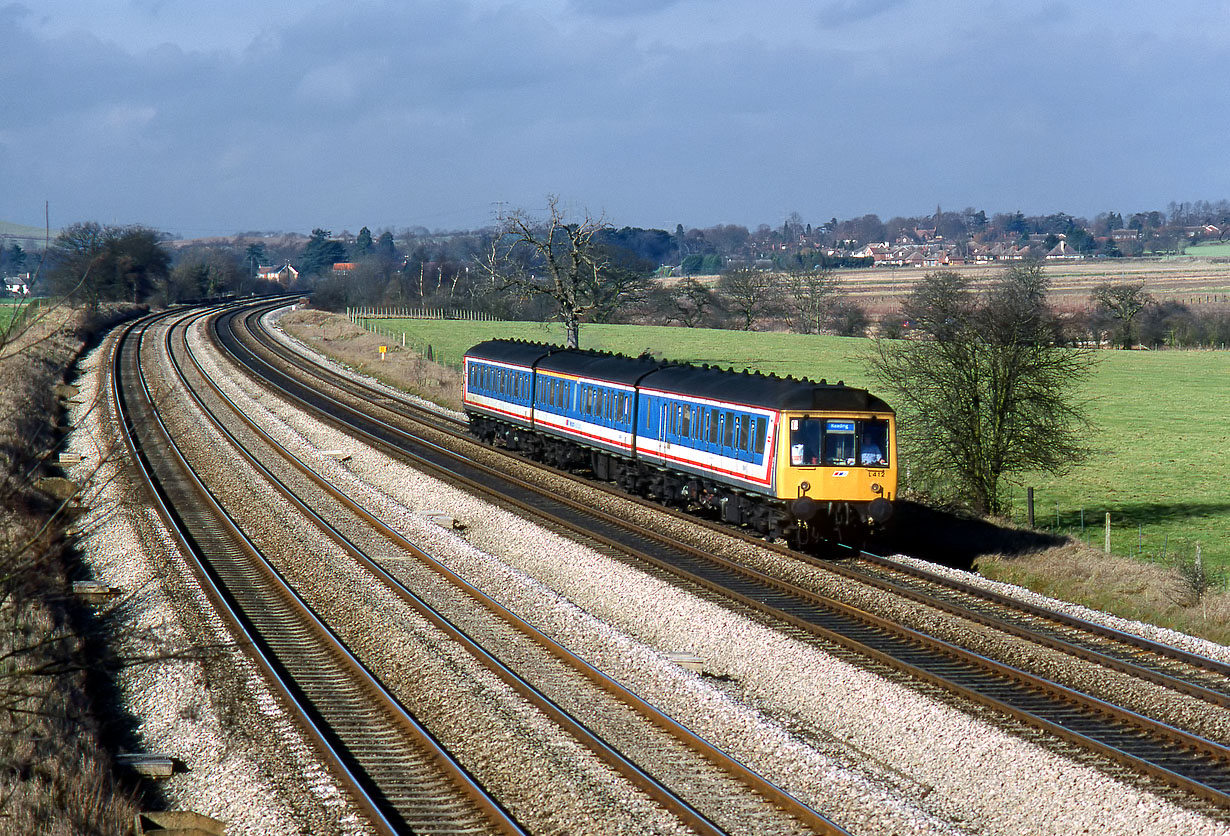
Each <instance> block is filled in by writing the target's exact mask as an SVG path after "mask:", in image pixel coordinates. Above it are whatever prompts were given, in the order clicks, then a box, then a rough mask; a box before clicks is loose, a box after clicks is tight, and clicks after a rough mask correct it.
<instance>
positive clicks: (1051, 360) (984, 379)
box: [871, 263, 1092, 514]
mask: <svg viewBox="0 0 1230 836" xmlns="http://www.w3.org/2000/svg"><path fill="white" fill-rule="evenodd" d="M1048 287H1049V284H1048V281H1047V279H1046V278H1045V276H1044V275H1043V273H1042V268H1041V267H1040V266H1038V265H1037V264H1032V263H1029V264H1021V265H1019V266H1014V267H1011V268H1009V269H1008V270H1006V271H1004V273H1003V274H1001V275H1000V276H999V277H998V278H997V279H996V280H995V281H994V282H993V283H992V284H991V285H990V286H989V287H987V288H985V289H983V290H975V289H974V287H973V286H972V285H971V283H970V279H969V278H968V277H966V276H964V275H959V274H957V273H952V272H946V271H941V272H937V273H929V274H927V275H926V276H925V277H924V278H923V279H922V280H921V281H920V282H919V283H918V284H917V285H916V286H915V288H914V290H913V292H912V293H911V294H910V296H909V298H908V299H907V300H906V302H905V304H904V305H903V313H904V315H905V316H906V317H907V318H908V319H909V320H910V322H912V323H914V326H915V334H916V336H915V338H914V339H908V340H888V339H877V340H876V343H875V351H874V353H873V355H872V359H871V369H872V373H873V374H874V376H875V377H876V379H877V380H879V382H880V385H881V386H882V387H884V389H885V390H886V391H887V392H889V393H891V398H890V403H892V404H893V405H894V406H895V407H896V409H897V420H898V424H897V426H898V428H899V430H898V436H899V438H900V440H901V444H902V447H903V455H904V456H906V457H907V458H908V460H909V462H910V464H911V466H912V468H913V471H914V475H915V478H920V477H921V479H922V480H923V481H924V482H926V483H927V484H928V485H929V486H930V487H931V488H932V489H933V490H937V491H940V492H950V493H951V495H953V496H954V497H955V498H957V499H959V500H963V501H965V502H967V503H968V504H969V505H970V506H971V507H972V508H973V509H974V510H975V511H977V512H979V513H990V514H1000V513H1002V512H1003V511H1004V510H1006V503H1005V500H1006V497H1005V491H1004V477H1005V476H1006V475H1009V474H1013V473H1021V472H1025V471H1030V470H1044V471H1047V472H1051V473H1062V472H1064V471H1065V470H1066V469H1068V468H1069V467H1071V466H1072V465H1074V464H1076V463H1078V462H1080V461H1082V460H1083V459H1085V458H1086V457H1087V456H1088V455H1089V450H1088V448H1087V446H1086V445H1085V444H1084V443H1083V439H1084V435H1085V432H1086V430H1087V428H1088V425H1089V420H1088V417H1087V414H1086V412H1085V404H1084V403H1083V402H1082V401H1081V400H1080V399H1079V397H1078V394H1077V393H1078V392H1079V391H1080V387H1081V384H1082V383H1083V382H1084V381H1085V380H1086V379H1087V377H1088V375H1089V372H1090V364H1091V362H1092V356H1091V354H1090V353H1089V352H1087V351H1084V350H1082V349H1079V348H1072V347H1069V346H1065V345H1063V344H1062V343H1061V341H1059V340H1058V339H1057V338H1056V335H1057V325H1056V323H1055V318H1054V315H1053V313H1052V312H1051V310H1050V308H1049V307H1048V305H1047V302H1046V292H1047V289H1048Z"/></svg>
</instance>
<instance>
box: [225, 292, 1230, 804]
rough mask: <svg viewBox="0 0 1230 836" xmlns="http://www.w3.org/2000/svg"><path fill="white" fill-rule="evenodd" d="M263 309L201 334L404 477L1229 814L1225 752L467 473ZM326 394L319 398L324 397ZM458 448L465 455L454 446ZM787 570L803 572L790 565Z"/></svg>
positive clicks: (1106, 644) (999, 607)
mask: <svg viewBox="0 0 1230 836" xmlns="http://www.w3.org/2000/svg"><path fill="white" fill-rule="evenodd" d="M269 309H270V308H269V306H266V307H265V308H263V309H259V310H254V311H248V312H246V313H245V314H244V315H243V316H242V317H239V316H229V317H223V318H219V320H218V321H217V326H216V329H215V330H216V331H217V333H218V336H219V339H220V340H221V341H222V342H223V344H224V345H225V346H226V347H227V350H228V351H230V352H231V353H232V354H234V355H235V357H236V359H237V360H238V361H239V362H240V363H241V364H243V365H245V366H249V367H250V368H252V370H253V373H254V374H257V375H258V376H259V377H261V378H264V379H265V380H267V381H269V382H270V383H271V384H273V385H275V386H277V387H278V388H280V389H282V390H283V391H284V392H285V393H286V395H287V396H288V397H291V398H294V399H296V400H298V401H300V402H301V403H302V404H303V405H304V406H306V407H307V408H309V409H311V410H313V411H316V412H319V413H323V414H332V417H331V418H329V419H328V420H331V421H334V422H336V423H338V424H339V425H344V426H348V427H349V428H350V429H349V431H350V432H357V433H359V434H360V435H361V436H362V437H363V438H365V439H366V440H367V441H369V442H370V443H373V444H376V445H378V446H380V447H382V448H384V449H385V450H387V451H390V452H393V453H394V454H395V455H397V456H399V457H401V458H403V459H412V460H413V461H414V462H415V464H416V466H420V467H429V468H444V469H447V470H456V471H463V472H465V471H468V473H469V476H468V477H467V476H458V475H456V474H454V475H453V476H452V477H451V478H453V479H454V480H455V481H456V480H464V479H468V480H469V483H470V485H471V486H472V488H473V489H474V490H481V491H482V492H484V493H485V494H487V495H491V494H492V493H494V492H496V490H497V489H496V488H494V487H493V486H494V485H497V484H499V485H501V487H500V488H499V489H498V492H499V493H500V494H501V495H502V498H501V499H500V500H498V501H500V502H502V503H504V504H511V505H517V504H520V506H521V507H522V509H523V510H524V511H525V512H526V513H533V514H535V515H539V516H540V517H541V516H547V515H550V516H552V517H554V519H553V521H552V523H551V524H552V525H555V526H557V527H561V528H565V527H572V528H574V529H576V530H579V531H581V532H583V534H582V536H584V537H586V538H589V539H591V540H593V541H598V542H602V543H604V544H605V545H606V546H607V547H608V548H609V549H614V550H617V551H623V552H624V554H625V555H628V556H627V557H626V559H628V560H632V561H635V562H637V563H639V564H640V565H645V566H650V565H652V566H655V567H656V569H655V571H658V572H662V573H665V574H667V575H669V576H670V577H672V578H674V579H675V582H676V583H679V582H681V580H680V579H682V582H683V583H686V584H689V585H693V586H694V587H696V588H701V589H706V590H708V594H710V595H713V596H716V597H717V598H719V599H725V600H727V601H730V600H735V601H738V602H739V604H740V605H741V606H744V607H748V608H751V609H753V610H755V611H757V612H758V613H759V614H760V616H761V618H763V619H768V620H769V621H771V622H774V623H778V624H780V625H789V626H790V627H791V628H793V629H795V630H799V631H803V632H805V633H807V634H809V635H811V636H813V637H815V639H816V640H818V641H821V642H823V643H826V644H830V645H839V646H842V647H846V648H848V649H850V650H851V651H852V652H855V653H858V654H861V655H863V656H865V657H870V658H873V659H876V660H877V661H878V662H880V663H881V664H883V665H886V666H888V667H890V668H892V669H894V670H897V671H903V672H905V673H906V674H908V675H909V676H911V677H914V678H916V679H920V680H924V681H928V682H932V683H934V684H936V685H938V686H939V687H941V688H944V689H946V690H948V691H950V692H952V693H956V694H959V695H961V696H963V697H966V698H968V699H970V700H973V701H975V702H977V703H979V704H983V705H988V706H991V707H992V708H994V709H996V710H998V711H1001V712H1005V713H1007V714H1009V715H1011V716H1013V717H1016V718H1017V719H1019V720H1020V721H1022V722H1024V723H1026V724H1028V725H1031V726H1034V727H1038V728H1042V729H1044V730H1046V731H1048V732H1050V733H1052V734H1054V735H1056V736H1058V737H1060V738H1063V739H1066V740H1069V741H1071V742H1074V743H1077V744H1078V745H1080V746H1083V747H1085V748H1088V749H1091V750H1093V751H1095V752H1099V753H1101V754H1102V755H1104V756H1106V757H1108V758H1110V759H1112V760H1114V761H1117V762H1119V763H1123V764H1127V765H1128V766H1130V767H1131V768H1133V769H1135V770H1138V771H1139V772H1141V773H1143V774H1145V775H1148V776H1151V777H1153V778H1157V779H1160V780H1162V781H1164V782H1166V783H1169V784H1171V785H1174V786H1176V787H1179V788H1180V789H1181V790H1182V791H1183V792H1186V793H1190V794H1192V795H1194V796H1196V797H1198V798H1201V799H1204V800H1205V801H1207V802H1209V803H1211V804H1212V805H1214V806H1215V807H1218V808H1226V807H1228V806H1230V750H1227V748H1226V747H1225V746H1224V745H1223V744H1221V743H1218V742H1215V741H1212V740H1207V739H1204V738H1202V737H1200V736H1199V735H1196V734H1192V733H1189V732H1185V731H1183V730H1182V729H1179V728H1176V727H1174V726H1172V725H1168V724H1167V723H1164V722H1159V721H1157V720H1153V719H1150V718H1148V717H1144V716H1142V715H1140V714H1137V713H1134V712H1131V711H1127V710H1124V709H1121V708H1119V707H1117V706H1115V705H1112V704H1110V703H1108V702H1106V701H1103V700H1099V699H1097V698H1094V697H1091V696H1089V695H1087V694H1081V693H1079V692H1077V691H1075V690H1073V689H1072V688H1068V687H1065V686H1063V685H1061V684H1059V683H1055V682H1049V681H1047V680H1045V679H1043V678H1042V677H1039V676H1036V675H1033V674H1030V673H1027V672H1025V671H1021V670H1015V669H1012V668H1010V667H1008V666H1006V665H1003V664H1000V663H997V662H995V661H993V660H990V659H986V658H983V657H981V656H979V655H978V654H976V653H971V652H969V651H967V650H965V649H963V648H960V647H957V646H955V645H952V644H949V643H946V642H941V641H936V640H934V639H933V638H931V637H929V636H925V635H922V634H921V633H918V632H916V631H912V630H908V629H906V628H903V627H901V626H900V625H899V624H895V623H892V622H890V621H886V620H884V619H877V618H876V617H875V616H873V615H871V614H870V613H866V612H862V611H860V610H858V609H857V608H854V607H848V606H846V605H843V604H841V603H839V602H835V601H832V600H830V599H826V598H825V597H824V596H821V595H817V594H816V593H814V592H812V591H811V590H808V589H805V588H802V587H799V586H796V585H794V584H791V583H788V582H785V581H783V580H781V579H779V578H775V577H772V576H770V575H768V574H766V573H763V572H757V571H755V570H753V569H749V568H748V567H746V566H741V565H738V564H736V563H734V562H731V561H723V560H721V559H718V558H716V556H715V555H712V554H709V553H707V552H705V551H704V550H697V549H692V548H690V547H688V546H687V545H686V544H681V543H679V542H674V541H671V540H670V539H669V538H665V537H661V536H659V535H657V534H655V533H653V532H649V531H645V530H629V527H628V526H625V525H623V523H622V522H621V521H620V520H618V519H616V518H613V517H610V516H609V515H608V516H606V517H605V518H604V517H603V515H602V514H600V513H598V512H597V511H596V509H594V508H592V507H588V506H585V505H584V504H583V503H574V507H572V508H571V509H566V508H565V506H566V503H564V502H562V501H561V500H560V498H558V497H555V496H551V495H548V494H544V492H539V491H536V490H535V489H534V487H533V486H532V485H528V484H527V483H526V482H524V481H521V480H515V479H510V478H509V477H508V476H507V475H504V474H501V473H497V472H493V471H491V470H483V469H481V468H480V467H479V466H478V465H477V464H476V463H474V462H471V461H461V460H459V458H458V457H456V456H455V455H454V454H452V453H450V452H449V451H447V450H445V449H444V446H445V445H444V444H442V443H437V442H434V441H433V442H427V441H425V439H424V438H423V437H422V436H423V435H432V436H433V438H434V437H436V435H437V434H440V433H445V432H453V430H450V429H448V428H447V427H446V426H444V423H445V422H442V421H441V419H440V418H439V416H438V415H435V414H434V413H429V412H424V411H422V410H420V409H418V408H417V407H414V406H412V405H410V404H409V403H408V402H406V401H402V400H400V399H396V398H393V397H390V396H389V394H388V393H387V392H383V391H378V390H377V391H373V390H371V389H369V388H367V387H365V386H362V385H360V384H358V383H356V382H354V381H351V380H349V379H346V378H339V377H338V376H336V375H333V374H331V373H327V372H325V371H323V370H320V369H315V368H306V367H307V366H308V365H309V364H307V363H305V362H304V361H303V359H302V358H301V357H299V358H294V357H293V355H292V358H291V359H288V358H287V356H286V355H287V350H286V349H285V348H284V347H283V346H282V345H281V344H280V343H279V342H277V341H276V340H274V339H273V338H271V337H270V336H269V335H267V334H262V331H261V327H260V326H259V325H258V324H257V322H258V320H259V319H260V316H261V314H262V313H263V312H264V311H266V310H269ZM239 322H242V323H243V324H242V325H240V324H238V323H239ZM232 323H235V324H232ZM279 358H280V359H279ZM291 368H293V369H294V370H295V372H296V376H302V377H304V378H305V379H307V380H309V381H310V382H309V383H307V384H304V383H300V382H297V381H295V380H292V379H291V376H290V375H289V374H288V373H287V371H286V370H287V369H291ZM326 391H328V392H332V393H333V394H332V395H326V394H325V392H326ZM343 401H350V403H343ZM425 421H426V422H430V424H431V429H430V430H425V429H423V428H422V427H421V426H419V427H418V429H417V431H411V430H408V429H404V428H403V425H410V424H414V425H421V424H422V423H423V422H425ZM458 443H459V444H462V443H464V444H472V442H469V441H464V440H463V441H459V442H458ZM444 460H447V461H448V462H449V463H448V464H446V463H444ZM433 461H434V463H433ZM556 476H557V477H558V474H556ZM589 487H590V489H593V487H594V486H593V485H592V483H589ZM625 499H626V497H625ZM590 505H592V503H591V504H590ZM577 506H580V507H577ZM655 508H656V506H655ZM548 509H549V510H548ZM657 510H658V512H659V513H666V512H665V511H663V510H662V509H657ZM566 518H571V519H570V520H569V519H566ZM693 522H695V521H693ZM727 534H728V535H730V534H731V532H729V531H727ZM762 545H764V544H762ZM791 557H793V558H795V559H802V560H808V559H807V558H805V557H800V556H799V555H794V554H792V555H791ZM813 562H814V561H813ZM821 565H822V566H823V568H824V569H825V571H831V572H836V573H839V574H843V575H845V576H847V577H850V578H853V579H857V580H859V581H860V582H864V583H873V584H875V585H878V586H879V587H881V588H883V589H886V590H888V591H891V592H892V593H893V594H895V595H900V596H904V597H908V598H911V599H913V600H917V601H921V602H925V603H926V604H927V605H928V606H932V607H936V608H938V609H941V610H943V611H946V612H948V613H950V614H953V615H958V616H959V617H961V618H966V619H970V620H973V621H976V622H978V623H982V624H984V625H986V626H989V627H993V628H994V629H996V630H1000V631H1003V632H1005V633H1008V634H1011V635H1015V636H1019V637H1022V638H1027V639H1028V640H1029V641H1033V642H1037V643H1039V644H1043V645H1045V646H1048V647H1052V648H1055V649H1057V650H1060V651H1061V652H1063V653H1067V654H1070V655H1072V656H1074V657H1076V658H1078V659H1082V660H1084V661H1085V662H1088V663H1092V664H1096V665H1099V666H1102V667H1105V668H1108V669H1113V670H1117V671H1120V672H1122V673H1124V674H1127V675H1129V676H1133V677H1136V678H1139V679H1141V680H1142V681H1146V682H1151V683H1154V684H1156V685H1158V686H1161V687H1165V688H1170V689H1173V690H1175V691H1177V692H1179V693H1183V694H1187V695H1190V696H1192V697H1194V698H1197V699H1200V700H1203V701H1206V702H1209V703H1211V704H1213V705H1218V706H1223V705H1224V704H1225V702H1224V701H1225V699H1226V695H1227V694H1228V693H1230V676H1228V674H1230V667H1228V666H1226V665H1224V664H1222V663H1219V662H1216V661H1214V660H1210V659H1206V658H1203V657H1199V656H1196V655H1194V654H1189V653H1185V652H1183V651H1179V650H1176V649H1174V648H1171V647H1168V646H1166V645H1162V644H1158V643H1154V642H1150V641H1147V640H1144V639H1140V638H1139V637H1136V636H1132V635H1130V634H1126V633H1120V632H1118V631H1114V630H1110V629H1108V628H1103V627H1099V626H1096V625H1092V624H1088V623H1085V622H1081V621H1079V620H1077V619H1071V618H1068V617H1066V616H1060V615H1057V614H1055V613H1051V612H1048V611H1045V610H1041V609H1039V608H1035V607H1029V606H1026V605H1023V604H1021V603H1020V602H1017V601H1012V600H1010V599H1003V598H1002V596H995V595H991V594H988V593H986V592H985V591H983V590H979V589H975V588H973V587H968V588H963V587H962V585H960V584H956V583H954V582H952V581H950V580H948V579H946V578H943V577H941V576H938V575H936V576H932V575H930V574H929V573H926V572H923V571H921V570H914V569H906V568H903V567H901V566H899V565H897V564H895V563H892V562H888V561H881V560H878V559H876V558H873V557H871V556H864V557H863V558H862V559H860V560H858V561H851V562H849V564H846V563H836V564H821Z"/></svg>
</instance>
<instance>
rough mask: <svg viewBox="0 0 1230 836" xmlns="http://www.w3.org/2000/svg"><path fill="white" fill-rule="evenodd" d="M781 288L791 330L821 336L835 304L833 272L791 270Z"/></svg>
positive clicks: (836, 289) (835, 292) (828, 270)
mask: <svg viewBox="0 0 1230 836" xmlns="http://www.w3.org/2000/svg"><path fill="white" fill-rule="evenodd" d="M781 288H782V304H783V308H784V309H785V312H786V320H787V322H788V323H789V324H790V327H791V328H792V329H794V330H795V331H797V332H799V333H800V334H818V333H820V331H821V329H822V328H823V327H824V325H825V323H826V322H827V321H828V319H829V318H830V316H831V314H832V311H833V306H834V303H835V302H836V301H837V293H838V285H837V279H836V278H835V277H834V275H833V271H832V270H830V269H827V268H820V269H818V270H807V271H792V272H790V273H787V274H786V277H785V278H784V279H783V280H782V283H781Z"/></svg>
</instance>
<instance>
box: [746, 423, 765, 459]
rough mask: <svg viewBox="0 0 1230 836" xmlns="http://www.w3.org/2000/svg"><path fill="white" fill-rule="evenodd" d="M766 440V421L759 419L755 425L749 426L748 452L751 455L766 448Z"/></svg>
mask: <svg viewBox="0 0 1230 836" xmlns="http://www.w3.org/2000/svg"><path fill="white" fill-rule="evenodd" d="M764 440H765V419H764V418H757V419H756V422H755V423H754V424H748V425H747V451H748V452H749V453H755V452H757V451H758V450H759V449H760V448H761V447H763V446H764Z"/></svg>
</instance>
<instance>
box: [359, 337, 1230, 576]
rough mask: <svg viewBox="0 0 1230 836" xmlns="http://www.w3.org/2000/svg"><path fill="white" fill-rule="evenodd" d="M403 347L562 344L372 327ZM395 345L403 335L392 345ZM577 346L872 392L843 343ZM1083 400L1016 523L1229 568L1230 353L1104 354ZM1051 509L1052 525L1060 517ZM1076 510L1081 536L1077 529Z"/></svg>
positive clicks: (854, 343) (647, 341)
mask: <svg viewBox="0 0 1230 836" xmlns="http://www.w3.org/2000/svg"><path fill="white" fill-rule="evenodd" d="M370 324H371V325H373V326H376V327H378V328H380V329H382V330H385V331H387V332H389V333H391V334H395V335H400V334H402V333H405V334H406V341H407V345H408V346H409V345H413V346H415V347H416V348H418V349H419V350H420V351H423V350H425V349H426V347H427V346H428V345H430V346H431V348H432V353H433V354H434V356H435V357H436V358H437V359H438V360H440V361H442V362H444V363H447V364H450V365H454V366H455V365H458V364H459V363H460V360H461V357H462V355H463V354H464V353H465V351H466V349H468V348H469V347H470V346H472V345H474V344H475V343H477V342H481V341H482V340H485V339H491V338H493V337H505V338H520V339H527V340H534V341H538V342H555V343H562V342H563V338H564V332H563V329H562V327H561V326H559V325H557V324H552V325H543V324H541V323H530V322H456V321H428V320H373V321H371V323H370ZM397 338H398V339H399V340H400V336H398V337H397ZM581 345H582V346H584V347H586V348H597V349H604V350H608V351H618V352H620V353H624V354H640V353H641V352H643V351H645V350H649V351H651V352H652V353H653V354H654V355H656V356H661V357H665V358H668V359H672V360H685V361H689V362H693V363H712V364H716V365H720V366H722V367H728V366H729V367H733V368H734V369H736V370H740V371H741V370H742V369H744V368H750V369H753V370H756V369H759V370H761V371H764V372H775V373H777V374H780V375H794V376H796V377H800V376H802V377H810V378H813V379H819V378H826V379H828V380H829V381H837V380H844V381H845V382H846V383H849V384H851V385H854V386H862V387H865V388H872V389H874V384H873V383H872V381H871V378H870V376H869V375H868V373H867V370H866V367H865V360H864V358H865V357H866V356H867V353H868V350H869V345H870V343H869V341H867V340H863V339H853V338H845V337H827V336H802V335H798V334H782V333H762V332H750V333H749V332H742V331H716V330H707V329H699V328H669V327H656V326H627V325H583V326H582V327H581ZM1096 359H1097V363H1096V366H1095V371H1094V374H1093V375H1092V377H1091V379H1090V381H1089V383H1088V386H1087V391H1086V393H1085V396H1086V397H1087V398H1088V399H1089V401H1090V408H1089V411H1090V414H1091V415H1092V417H1093V419H1094V422H1095V424H1096V429H1095V431H1094V432H1093V433H1092V434H1091V435H1090V437H1089V439H1088V444H1089V446H1090V448H1091V449H1092V450H1093V451H1094V454H1093V456H1092V458H1091V459H1090V460H1089V461H1088V462H1086V463H1085V464H1083V465H1080V466H1079V467H1075V468H1073V469H1072V470H1071V471H1070V472H1068V473H1067V474H1065V475H1062V476H1058V477H1056V476H1049V475H1046V474H1026V475H1023V476H1022V477H1020V478H1019V479H1018V480H1017V482H1018V484H1017V485H1015V486H1014V488H1013V506H1014V507H1013V516H1014V518H1015V519H1017V520H1020V521H1023V520H1024V519H1025V513H1026V512H1025V489H1026V487H1030V486H1032V487H1033V488H1034V512H1035V524H1036V525H1037V526H1038V527H1039V528H1051V529H1054V528H1055V527H1056V525H1058V528H1059V530H1061V531H1063V532H1064V533H1069V534H1073V535H1074V536H1077V537H1083V538H1084V539H1086V540H1087V541H1089V542H1091V543H1093V544H1095V545H1100V544H1102V543H1103V540H1104V534H1103V532H1104V528H1103V527H1104V524H1105V517H1106V514H1107V513H1109V514H1110V515H1111V549H1112V551H1114V552H1115V553H1116V554H1123V555H1140V556H1142V557H1144V558H1146V559H1161V558H1162V557H1163V554H1164V555H1165V557H1166V558H1167V559H1168V560H1170V559H1176V558H1179V559H1185V560H1191V559H1192V558H1193V557H1194V555H1195V548H1196V544H1197V543H1199V544H1200V546H1201V555H1202V558H1203V560H1204V561H1205V563H1206V565H1208V566H1214V565H1222V566H1228V567H1230V416H1228V415H1227V413H1228V412H1230V353H1227V352H1224V351H1163V352H1142V351H1132V352H1128V351H1100V352H1098V353H1097V358H1096ZM1056 510H1058V517H1057V515H1056ZM1082 512H1083V519H1084V528H1083V529H1082V526H1081V521H1082Z"/></svg>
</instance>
